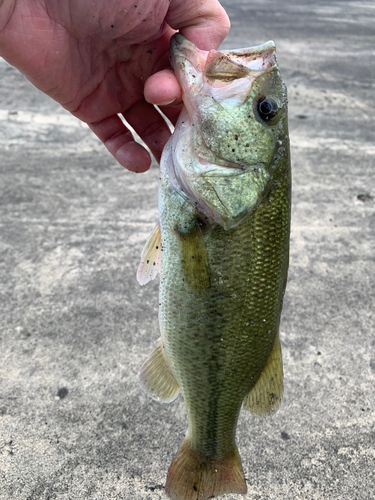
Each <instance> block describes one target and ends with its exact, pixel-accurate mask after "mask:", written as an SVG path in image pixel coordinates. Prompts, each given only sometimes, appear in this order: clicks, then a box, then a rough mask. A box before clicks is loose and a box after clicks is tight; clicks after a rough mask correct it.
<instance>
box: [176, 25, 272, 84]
mask: <svg viewBox="0 0 375 500" xmlns="http://www.w3.org/2000/svg"><path fill="white" fill-rule="evenodd" d="M169 54H170V61H171V65H172V68H173V69H174V70H175V72H176V76H177V78H178V79H179V80H180V83H181V84H182V86H183V87H184V84H185V85H186V83H187V82H186V77H187V80H188V82H189V83H190V84H191V83H193V82H196V81H197V78H198V77H199V76H200V75H202V76H203V79H204V80H205V81H206V82H208V83H211V85H212V86H214V87H215V86H219V87H220V86H222V85H220V83H221V84H225V83H229V82H232V81H234V80H238V79H240V78H246V77H256V76H259V75H260V74H262V73H264V72H265V71H267V70H269V69H270V68H272V67H273V66H275V64H276V46H275V43H274V42H273V41H268V42H266V43H264V44H262V45H258V46H256V47H249V48H244V49H239V50H233V51H222V52H220V51H217V50H211V51H209V52H208V51H205V50H199V49H198V48H197V46H196V45H194V44H193V43H192V42H189V40H187V39H186V38H185V37H183V36H182V35H181V34H180V33H176V34H175V35H174V36H173V37H172V38H171V42H170V52H169ZM194 71H195V72H196V73H197V74H194ZM184 73H185V75H184ZM186 73H187V74H186ZM215 84H216V85H215Z"/></svg>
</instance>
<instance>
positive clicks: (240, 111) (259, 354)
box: [137, 33, 291, 500]
mask: <svg viewBox="0 0 375 500" xmlns="http://www.w3.org/2000/svg"><path fill="white" fill-rule="evenodd" d="M170 61H171V65H172V68H173V70H174V72H175V75H176V77H177V79H178V81H179V83H180V85H181V88H182V91H183V103H184V108H183V111H182V112H181V114H180V116H179V119H178V122H177V124H176V127H175V130H174V133H173V134H172V136H171V138H170V140H169V142H168V143H167V144H166V146H165V148H164V151H163V154H162V158H161V164H160V180H159V221H158V223H157V224H156V226H155V228H154V230H153V231H152V234H151V236H150V238H149V239H148V241H147V243H146V245H145V247H144V249H143V251H142V255H141V262H140V265H139V268H138V273H137V278H138V281H139V283H140V284H141V285H144V284H146V283H147V282H148V281H150V280H152V279H154V278H155V277H156V276H157V275H158V274H160V289H159V306H160V307H159V324H160V333H161V337H160V339H159V340H158V341H157V343H156V345H155V348H154V350H153V351H152V352H151V354H150V356H149V357H148V358H147V359H146V361H145V362H144V364H143V366H142V368H141V372H140V377H139V381H140V385H141V387H142V389H143V390H144V391H145V392H146V393H147V394H148V395H150V396H151V397H152V398H154V399H156V400H158V401H162V402H167V403H170V402H172V401H173V400H174V399H175V398H176V397H177V395H178V394H179V393H181V394H182V396H183V399H184V401H185V405H186V410H187V417H188V432H187V435H186V438H185V439H184V441H183V443H182V444H181V447H180V449H179V451H178V453H177V455H176V457H175V458H174V460H173V462H172V464H171V466H170V468H169V471H168V475H167V481H166V486H165V491H166V493H167V495H168V496H169V497H170V498H171V499H172V500H198V499H199V500H204V499H207V498H211V497H215V496H219V495H223V494H225V493H238V494H245V493H246V492H247V485H246V480H245V477H244V472H243V468H242V465H241V459H240V456H239V453H238V449H237V445H236V427H237V421H238V417H239V413H240V410H241V408H243V409H244V410H248V411H250V412H252V413H254V414H256V415H259V416H266V415H270V414H273V413H275V411H276V410H277V408H278V406H279V403H280V400H281V397H282V392H283V366H282V356H281V347H280V340H279V324H280V315H281V310H282V304H283V296H284V291H285V286H286V282H287V272H288V263H289V236H290V207H291V168H290V152H289V137H288V112H287V91H286V86H285V84H284V82H283V80H282V78H281V74H280V71H279V68H278V65H277V60H276V48H275V44H274V43H273V42H272V41H270V42H267V43H265V44H263V45H259V46H257V47H252V48H245V49H239V50H231V51H215V50H212V51H209V52H208V51H203V50H199V49H198V48H197V47H196V46H195V45H194V44H193V43H192V42H190V41H188V40H187V39H185V38H184V37H183V36H182V35H181V34H179V33H177V34H175V35H174V36H173V37H172V39H171V42H170Z"/></svg>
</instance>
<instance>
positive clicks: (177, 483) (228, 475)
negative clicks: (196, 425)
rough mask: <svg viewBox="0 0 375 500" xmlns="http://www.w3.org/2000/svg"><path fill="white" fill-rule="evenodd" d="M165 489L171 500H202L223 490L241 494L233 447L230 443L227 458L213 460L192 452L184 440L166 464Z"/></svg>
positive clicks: (242, 483) (238, 465)
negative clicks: (229, 453)
mask: <svg viewBox="0 0 375 500" xmlns="http://www.w3.org/2000/svg"><path fill="white" fill-rule="evenodd" d="M165 491H166V493H167V495H168V496H169V497H170V498H171V499H172V500H205V499H206V498H211V497H216V496H218V495H224V494H225V493H242V494H243V495H245V494H246V492H247V487H246V483H245V478H244V475H243V471H242V466H241V459H240V457H239V454H238V451H237V447H236V446H235V445H234V449H233V454H232V455H231V456H230V457H229V458H226V459H224V460H216V459H212V458H209V457H205V456H203V455H201V454H200V453H196V452H195V451H193V450H192V449H191V448H190V446H189V441H188V438H187V439H185V441H184V442H183V443H182V445H181V448H180V450H179V452H178V454H177V456H176V457H175V459H174V460H173V462H172V464H171V466H170V467H169V471H168V477H167V484H166V485H165Z"/></svg>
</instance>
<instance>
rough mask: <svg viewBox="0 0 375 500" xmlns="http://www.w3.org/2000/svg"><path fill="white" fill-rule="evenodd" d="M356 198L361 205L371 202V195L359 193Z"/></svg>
mask: <svg viewBox="0 0 375 500" xmlns="http://www.w3.org/2000/svg"><path fill="white" fill-rule="evenodd" d="M357 198H358V200H359V201H362V202H363V203H365V202H366V201H370V200H372V196H371V194H368V193H359V195H357Z"/></svg>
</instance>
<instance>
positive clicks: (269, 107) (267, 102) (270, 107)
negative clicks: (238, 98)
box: [257, 97, 278, 121]
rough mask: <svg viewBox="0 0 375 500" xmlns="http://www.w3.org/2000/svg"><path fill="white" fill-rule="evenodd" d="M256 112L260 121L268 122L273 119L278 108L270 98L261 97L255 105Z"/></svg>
mask: <svg viewBox="0 0 375 500" xmlns="http://www.w3.org/2000/svg"><path fill="white" fill-rule="evenodd" d="M257 110H258V113H259V116H260V117H261V118H262V120H266V121H268V120H272V119H273V118H275V116H276V114H277V111H278V108H277V104H276V101H275V100H274V99H272V97H261V98H260V99H259V101H258V104H257Z"/></svg>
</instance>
